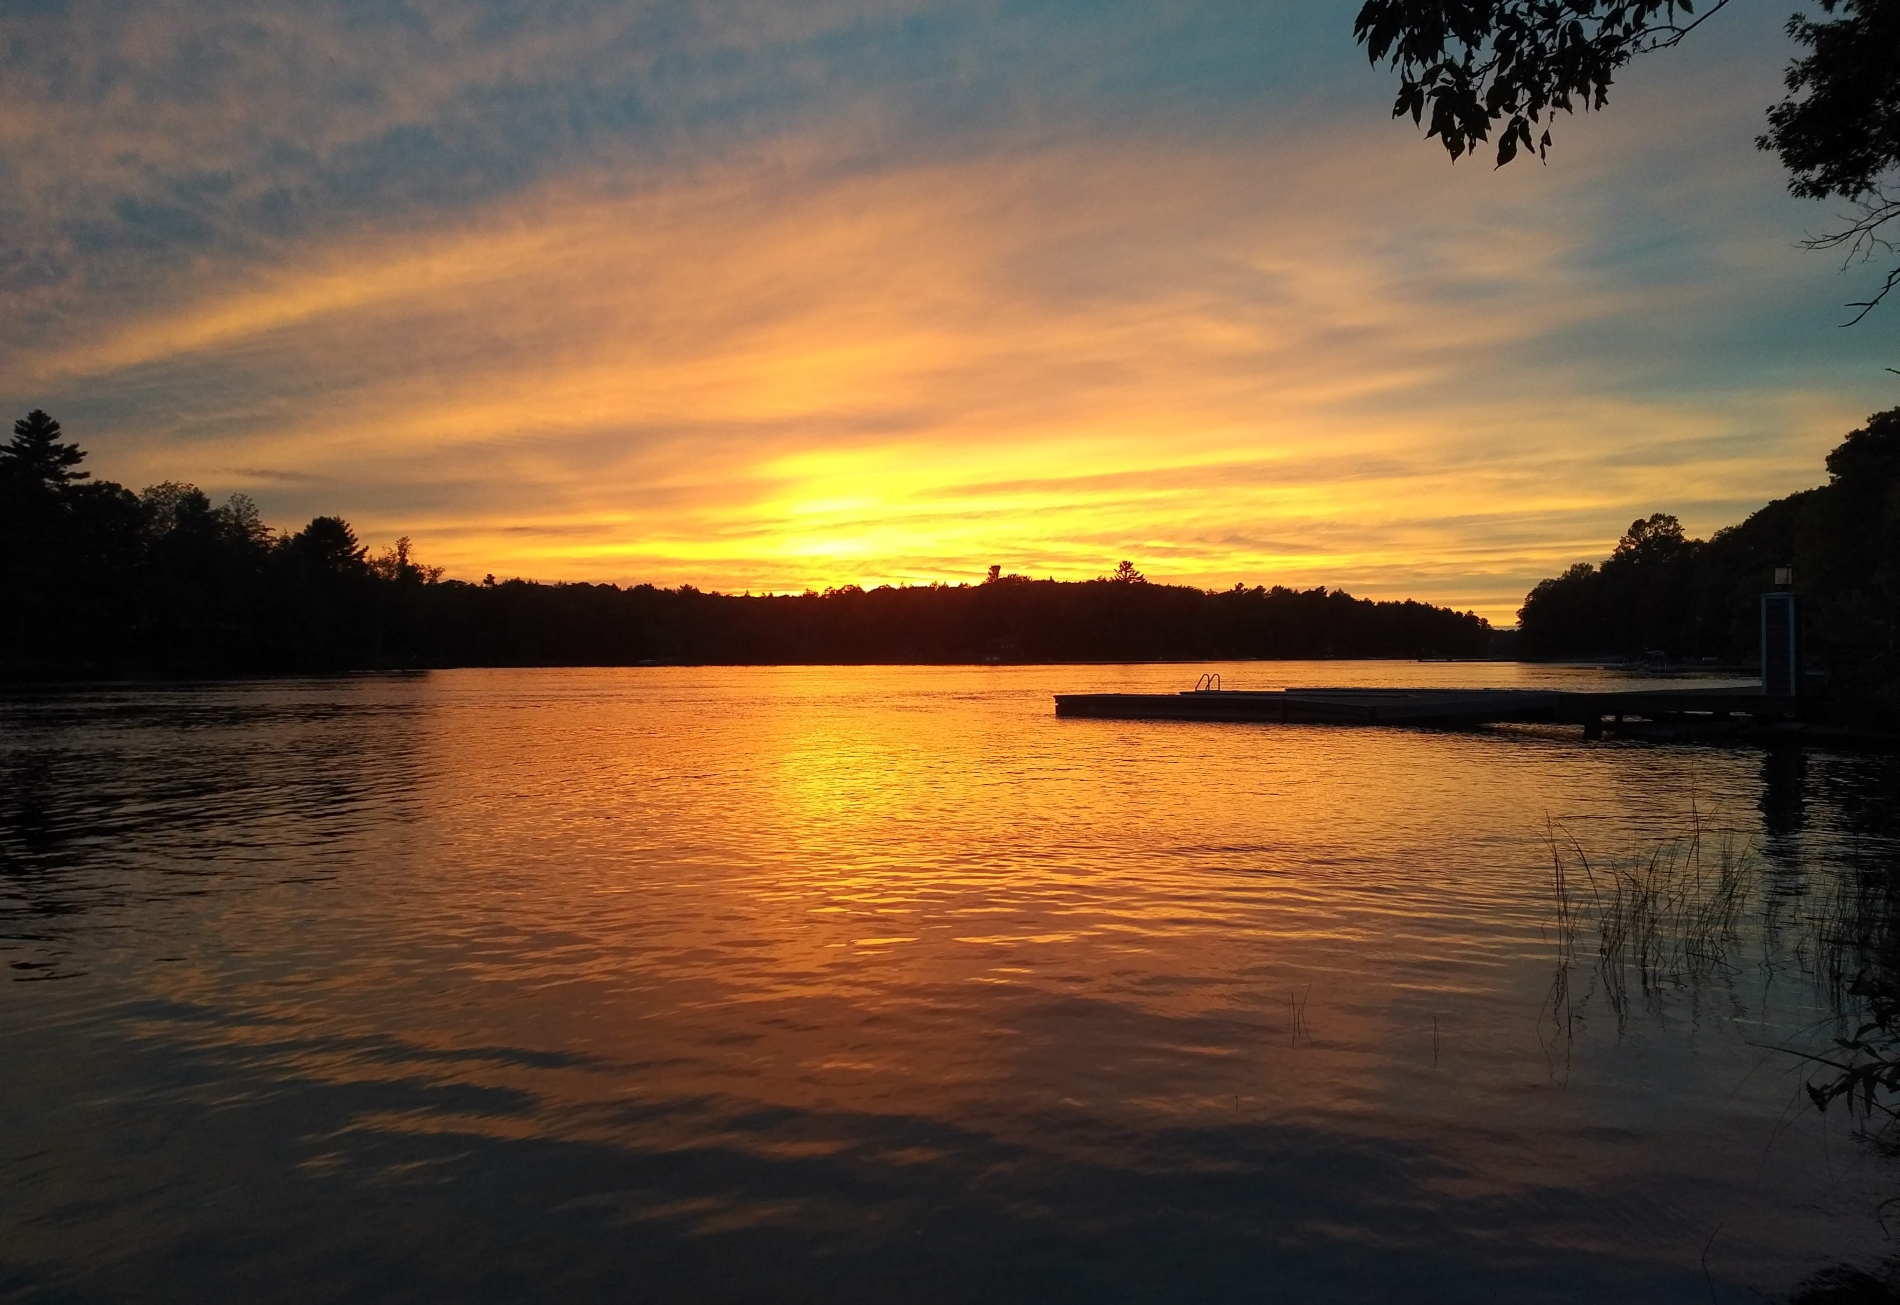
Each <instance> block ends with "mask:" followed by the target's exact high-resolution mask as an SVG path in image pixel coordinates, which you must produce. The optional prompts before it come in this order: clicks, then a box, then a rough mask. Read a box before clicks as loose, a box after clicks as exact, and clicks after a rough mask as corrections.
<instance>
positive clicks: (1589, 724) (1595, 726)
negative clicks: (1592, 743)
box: [1583, 716, 1603, 739]
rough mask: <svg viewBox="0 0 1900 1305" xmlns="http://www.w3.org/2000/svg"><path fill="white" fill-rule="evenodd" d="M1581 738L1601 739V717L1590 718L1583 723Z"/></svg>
mask: <svg viewBox="0 0 1900 1305" xmlns="http://www.w3.org/2000/svg"><path fill="white" fill-rule="evenodd" d="M1583 737H1584V738H1586V739H1600V738H1602V737H1603V717H1601V716H1592V717H1591V718H1590V719H1589V720H1587V721H1585V722H1584V723H1583Z"/></svg>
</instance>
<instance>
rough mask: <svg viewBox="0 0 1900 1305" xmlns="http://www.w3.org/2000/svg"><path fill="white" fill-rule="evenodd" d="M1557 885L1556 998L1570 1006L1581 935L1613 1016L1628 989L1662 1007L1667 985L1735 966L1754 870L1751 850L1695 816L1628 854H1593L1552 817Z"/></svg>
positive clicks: (1620, 1012) (1623, 1015)
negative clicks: (1681, 828) (1589, 942)
mask: <svg viewBox="0 0 1900 1305" xmlns="http://www.w3.org/2000/svg"><path fill="white" fill-rule="evenodd" d="M1546 834H1547V838H1548V842H1549V846H1550V856H1551V870H1552V877H1553V887H1554V890H1555V906H1556V941H1557V960H1558V976H1557V983H1556V990H1555V992H1554V993H1553V999H1554V1000H1555V1001H1557V1002H1559V1003H1561V1004H1562V1005H1563V1006H1564V1007H1565V1008H1566V1009H1565V1010H1564V1011H1563V1012H1561V1014H1562V1017H1563V1018H1564V1019H1566V1020H1569V1019H1572V1018H1574V1012H1573V1011H1571V1010H1570V1009H1568V1007H1569V972H1570V970H1571V968H1572V967H1573V966H1574V965H1576V964H1577V963H1578V962H1579V961H1580V960H1582V959H1583V956H1584V952H1583V951H1582V949H1581V947H1580V940H1581V939H1582V937H1583V936H1584V935H1585V934H1586V933H1587V934H1589V935H1591V936H1592V937H1593V939H1594V942H1595V947H1594V957H1593V962H1594V964H1593V969H1594V971H1595V974H1596V976H1597V979H1598V980H1599V982H1600V985H1601V987H1602V990H1603V993H1604V998H1605V1000H1606V1001H1607V1002H1608V1003H1609V1005H1610V1008H1611V1009H1612V1010H1613V1011H1614V1012H1615V1014H1616V1017H1617V1021H1618V1024H1619V1026H1621V1024H1622V1023H1623V1022H1624V1021H1626V1020H1627V1019H1628V1016H1629V1012H1630V1007H1631V1000H1632V995H1634V996H1635V997H1636V998H1637V999H1639V1000H1641V1001H1642V1002H1643V1003H1644V1004H1645V1005H1646V1006H1647V1007H1649V1008H1651V1009H1660V1006H1661V1003H1662V1001H1663V999H1664V998H1665V997H1666V996H1667V995H1668V994H1669V993H1671V992H1675V991H1681V990H1685V989H1691V988H1694V987H1696V986H1697V985H1699V984H1701V983H1703V982H1704V981H1706V980H1708V979H1709V978H1711V977H1712V976H1715V975H1717V974H1722V975H1728V974H1732V973H1734V972H1735V970H1736V968H1737V967H1736V966H1735V965H1734V964H1733V962H1732V961H1731V960H1730V950H1731V948H1732V947H1733V945H1734V944H1735V943H1736V942H1737V941H1739V938H1740V928H1739V926H1740V922H1741V919H1742V915H1743V912H1744V910H1745V909H1746V906H1747V904H1748V899H1749V892H1750V887H1751V885H1752V884H1753V882H1754V880H1755V878H1756V875H1755V873H1754V869H1755V868H1754V856H1753V850H1752V847H1751V846H1750V845H1748V844H1747V843H1742V842H1738V841H1737V840H1736V839H1735V838H1734V837H1733V836H1731V835H1728V834H1726V833H1719V832H1718V833H1717V835H1716V836H1715V837H1713V838H1711V837H1710V834H1711V831H1709V830H1707V829H1705V828H1704V826H1703V824H1702V821H1701V817H1700V815H1699V814H1698V813H1696V812H1694V811H1693V810H1692V811H1691V813H1690V824H1689V829H1688V831H1687V832H1686V833H1684V834H1681V835H1678V836H1676V837H1673V838H1667V839H1663V840H1661V841H1660V842H1658V843H1656V844H1655V845H1654V846H1652V847H1651V848H1650V849H1649V850H1648V852H1647V853H1645V854H1642V855H1639V856H1636V857H1633V858H1628V859H1624V860H1620V861H1618V860H1607V859H1603V858H1592V856H1591V855H1590V853H1589V852H1587V851H1586V850H1585V849H1584V847H1583V844H1582V843H1581V842H1580V841H1579V840H1578V839H1577V838H1576V837H1575V836H1574V835H1573V834H1571V833H1570V831H1569V830H1567V829H1565V828H1564V827H1563V826H1561V825H1560V824H1558V823H1557V822H1555V821H1551V822H1549V824H1548V825H1547V828H1546Z"/></svg>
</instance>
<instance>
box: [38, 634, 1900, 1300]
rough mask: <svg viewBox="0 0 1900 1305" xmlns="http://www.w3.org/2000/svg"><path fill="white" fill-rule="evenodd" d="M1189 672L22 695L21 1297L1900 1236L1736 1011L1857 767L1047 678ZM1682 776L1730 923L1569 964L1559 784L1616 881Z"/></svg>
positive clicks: (1012, 1269) (1789, 1030)
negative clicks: (1880, 1217)
mask: <svg viewBox="0 0 1900 1305" xmlns="http://www.w3.org/2000/svg"><path fill="white" fill-rule="evenodd" d="M1202 669H1210V668H1203V667H1180V666H1149V667H1142V666H1136V667H1115V666H1102V667H1004V668H918V667H893V668H746V669H678V668H660V669H639V670H599V671H508V672H502V671H497V672H487V671H466V672H450V673H437V674H430V675H426V676H425V675H418V676H391V677H363V678H350V679H341V680H313V681H290V682H284V681H279V682H264V683H247V684H236V685H215V686H198V687H175V688H151V687H131V688H103V689H92V690H76V691H70V692H60V693H42V694H14V695H12V696H10V697H7V698H4V699H0V785H3V787H0V965H4V966H5V967H6V968H4V969H0V976H3V977H0V1297H4V1298H6V1299H10V1300H13V1299H17V1300H21V1301H36V1302H37V1301H64V1300H110V1299H138V1300H208V1299H246V1300H286V1301H302V1300H344V1299H349V1300H359V1299H372V1300H373V1299H383V1300H509V1299H546V1300H597V1299H598V1300H636V1301H637V1300H682V1301H688V1300H690V1301H698V1300H705V1301H752V1300H788V1301H790V1300H814V1301H873V1300H877V1301H881V1300H907V1301H908V1300H915V1301H979V1300H981V1301H994V1300H1075V1301H1123V1300H1130V1301H1133V1300H1142V1301H1148V1300H1152V1301H1174V1300H1184V1301H1185V1300H1192V1301H1225V1300H1248V1301H1254V1300H1285V1301H1367V1300H1396V1301H1436V1300H1443V1301H1469V1300H1514V1301H1537V1300H1563V1301H1605V1300H1626V1301H1644V1300H1655V1301H1675V1300H1709V1299H1716V1300H1722V1301H1727V1300H1737V1301H1739V1300H1754V1299H1759V1297H1758V1295H1757V1294H1756V1293H1758V1292H1760V1293H1767V1294H1770V1295H1772V1294H1774V1293H1776V1292H1782V1291H1786V1290H1787V1289H1789V1288H1790V1287H1791V1286H1792V1285H1793V1284H1794V1283H1796V1282H1797V1281H1798V1280H1799V1279H1801V1278H1802V1277H1804V1276H1805V1275H1807V1274H1809V1273H1811V1272H1813V1271H1814V1270H1815V1269H1817V1268H1820V1267H1822V1266H1825V1265H1827V1264H1830V1263H1834V1262H1838V1261H1841V1260H1844V1259H1858V1260H1861V1261H1863V1262H1864V1261H1866V1260H1868V1259H1871V1258H1876V1257H1879V1256H1882V1255H1885V1254H1890V1253H1892V1252H1891V1250H1890V1249H1889V1243H1888V1242H1887V1240H1886V1238H1885V1236H1884V1234H1883V1233H1882V1231H1881V1228H1880V1225H1879V1223H1878V1222H1877V1220H1876V1218H1875V1217H1874V1216H1875V1207H1876V1205H1877V1203H1878V1202H1879V1201H1880V1200H1882V1199H1884V1198H1885V1197H1887V1196H1889V1195H1892V1194H1894V1193H1896V1192H1900V1171H1896V1169H1895V1168H1894V1167H1893V1165H1892V1162H1889V1161H1884V1160H1881V1159H1880V1158H1879V1157H1877V1156H1876V1155H1874V1154H1873V1152H1872V1150H1871V1149H1870V1148H1869V1147H1868V1146H1866V1145H1865V1144H1864V1143H1862V1142H1859V1141H1857V1140H1856V1138H1855V1136H1854V1132H1853V1129H1852V1127H1851V1126H1850V1124H1849V1121H1848V1120H1847V1119H1845V1118H1844V1117H1843V1116H1842V1115H1841V1113H1840V1112H1839V1111H1838V1110H1837V1111H1836V1112H1835V1113H1834V1115H1832V1116H1831V1117H1828V1118H1823V1117H1820V1116H1818V1115H1816V1113H1815V1112H1814V1111H1813V1110H1812V1108H1811V1107H1809V1106H1808V1105H1807V1104H1806V1102H1805V1100H1804V1099H1803V1098H1802V1097H1801V1094H1800V1084H1801V1082H1802V1079H1803V1077H1804V1076H1803V1073H1802V1071H1801V1069H1800V1066H1799V1063H1798V1062H1796V1061H1795V1060H1794V1059H1793V1058H1792V1057H1789V1056H1786V1055H1782V1054H1778V1053H1776V1052H1774V1051H1772V1050H1765V1049H1763V1048H1762V1047H1761V1046H1759V1045H1756V1044H1764V1043H1775V1042H1778V1041H1781V1040H1784V1039H1790V1038H1792V1039H1793V1043H1792V1044H1791V1045H1796V1046H1813V1045H1818V1044H1819V1043H1821V1042H1823V1041H1824V1040H1825V1038H1826V1037H1827V1036H1828V1035H1829V1034H1830V1033H1831V1032H1832V1031H1833V1030H1834V1028H1835V1027H1836V1026H1835V1024H1834V1023H1833V1022H1832V1016H1833V1011H1834V1007H1833V1004H1832V1003H1831V1001H1830V998H1829V996H1828V994H1827V991H1826V984H1825V983H1824V982H1823V981H1822V980H1823V978H1824V977H1825V976H1824V974H1823V971H1825V970H1826V969H1827V966H1828V963H1829V958H1828V955H1827V948H1828V946H1829V943H1828V939H1827V937H1826V933H1827V927H1828V926H1827V925H1826V922H1825V919H1824V917H1826V915H1827V910H1828V907H1827V903H1829V902H1836V903H1838V901H1839V900H1840V898H1839V895H1838V893H1837V891H1836V890H1837V889H1838V888H1839V887H1840V886H1841V885H1843V884H1847V883H1851V882H1852V879H1853V876H1855V875H1856V874H1857V873H1860V872H1861V871H1862V870H1863V869H1864V868H1865V867H1866V866H1868V865H1870V864H1873V863H1875V862H1878V861H1879V859H1880V858H1882V857H1887V856H1891V855H1892V848H1891V846H1890V845H1889V844H1886V843H1883V842H1882V841H1881V831H1880V830H1879V829H1878V828H1877V827H1875V826H1873V825H1871V824H1870V823H1869V822H1868V820H1867V819H1865V818H1864V817H1863V815H1862V814H1861V812H1862V808H1863V805H1864V803H1865V802H1866V801H1867V800H1868V799H1869V796H1870V795H1873V796H1876V797H1877V796H1878V795H1879V794H1880V793H1882V792H1887V791H1891V790H1892V788H1893V786H1894V785H1895V784H1896V775H1895V771H1894V769H1893V767H1892V764H1891V763H1889V762H1887V761H1883V760H1880V759H1877V758H1867V757H1852V756H1830V755H1827V754H1824V753H1809V754H1807V755H1806V756H1805V758H1804V757H1801V756H1799V755H1795V756H1775V755H1770V754H1767V753H1764V752H1761V751H1757V750H1749V749H1742V748H1733V749H1725V748H1711V747H1702V746H1687V745H1667V744H1653V743H1634V742H1618V741H1614V740H1611V741H1599V742H1585V741H1584V740H1583V739H1582V738H1581V736H1580V734H1579V733H1578V732H1576V731H1563V730H1554V729H1553V730H1531V729H1515V730H1513V729H1498V730H1492V731H1480V732H1472V733H1437V732H1428V731H1412V732H1408V731H1397V730H1372V729H1363V730H1362V729H1343V728H1325V727H1315V728H1307V727H1297V726H1266V727H1251V726H1238V725H1194V724H1179V723H1174V724H1137V723H1119V722H1109V721H1079V720H1078V721H1069V720H1057V719H1055V718H1054V716H1053V714H1052V704H1051V701H1050V695H1051V694H1052V693H1053V692H1056V691H1058V690H1071V689H1075V690H1082V689H1090V688H1101V689H1110V688H1143V687H1146V688H1156V689H1175V688H1183V687H1186V686H1187V685H1188V684H1189V683H1191V682H1192V680H1193V677H1194V675H1195V674H1196V673H1198V672H1199V671H1200V670H1202ZM1213 669H1220V670H1222V671H1223V673H1224V674H1225V675H1226V678H1227V683H1228V686H1229V687H1241V688H1249V687H1257V688H1264V687H1274V686H1277V685H1280V684H1286V683H1294V684H1313V683H1353V682H1357V683H1380V682H1384V683H1394V682H1401V681H1411V682H1421V681H1422V682H1433V683H1483V682H1489V683H1518V682H1524V680H1525V679H1527V678H1538V679H1539V680H1540V682H1544V681H1549V680H1552V679H1554V680H1556V681H1558V682H1562V683H1574V684H1576V685H1578V686H1579V687H1582V686H1583V685H1584V684H1585V683H1586V682H1587V681H1589V680H1590V678H1591V677H1590V675H1589V674H1588V673H1583V672H1562V671H1543V672H1535V671H1532V670H1530V669H1528V668H1516V667H1508V666H1504V667H1489V666H1476V667H1471V666H1421V665H1409V664H1383V665H1378V664H1342V663H1332V664H1323V665H1300V664H1290V665H1271V664H1264V665H1253V666H1228V667H1220V668H1213ZM1597 678H1601V677H1600V676H1599V677H1597ZM1692 809H1693V811H1694V812H1695V816H1694V817H1693V818H1694V819H1697V820H1699V821H1700V822H1701V823H1702V825H1703V826H1704V827H1705V828H1706V829H1707V830H1708V831H1709V832H1708V834H1707V835H1706V836H1705V837H1706V839H1707V843H1708V846H1710V847H1711V848H1713V847H1714V846H1715V845H1716V843H1718V842H1721V843H1723V844H1724V846H1726V847H1727V848H1728V849H1729V851H1730V852H1731V853H1733V854H1735V855H1739V856H1744V857H1746V858H1747V859H1746V862H1745V865H1746V870H1747V874H1748V877H1749V879H1748V897H1747V899H1746V905H1745V907H1744V911H1743V917H1744V919H1743V926H1742V929H1741V933H1740V935H1739V936H1738V937H1737V938H1734V939H1731V940H1729V942H1728V943H1727V944H1725V946H1724V952H1723V955H1722V956H1721V957H1720V958H1718V959H1719V962H1720V963H1719V964H1715V965H1711V966H1709V967H1706V970H1705V972H1703V973H1702V974H1701V975H1700V976H1699V977H1698V978H1696V979H1695V980H1694V981H1693V982H1688V981H1685V982H1676V983H1671V984H1665V985H1663V986H1662V987H1661V988H1660V989H1659V990H1658V991H1657V992H1656V993H1655V994H1654V995H1653V996H1651V997H1650V998H1648V999H1642V998H1640V997H1631V998H1630V999H1629V1000H1627V1001H1626V1002H1625V1003H1624V1009H1623V1012H1622V1017H1621V1018H1619V1017H1618V1014H1617V1011H1616V1010H1615V1008H1614V1006H1613V1004H1612V1003H1611V1002H1609V1001H1608V1000H1607V999H1606V993H1605V991H1603V985H1602V983H1601V981H1600V980H1601V976H1600V975H1599V974H1597V973H1595V972H1594V971H1591V970H1590V969H1589V967H1588V966H1587V965H1584V966H1581V967H1575V966H1573V971H1574V972H1573V973H1571V975H1570V978H1569V982H1570V988H1569V996H1568V1000H1567V1001H1565V1000H1559V1001H1558V1002H1557V1003H1556V1004H1555V1005H1553V1003H1552V997H1553V979H1554V977H1555V975H1556V961H1557V956H1558V949H1557V942H1556V939H1555V937H1554V935H1553V919H1554V916H1553V898H1552V862H1551V853H1550V848H1549V845H1548V843H1547V841H1546V839H1547V823H1546V822H1547V820H1555V821H1558V822H1560V823H1561V827H1562V829H1564V830H1567V831H1569V833H1570V834H1572V835H1574V836H1575V838H1576V839H1577V841H1578V842H1579V843H1581V844H1582V845H1583V846H1584V847H1585V848H1586V849H1588V850H1590V851H1591V852H1592V853H1593V854H1595V855H1596V856H1597V857H1599V858H1600V860H1599V862H1598V864H1599V865H1602V864H1607V863H1608V862H1610V861H1614V860H1616V859H1617V858H1619V857H1621V858H1624V859H1626V860H1627V859H1629V858H1632V857H1635V856H1637V855H1639V854H1641V853H1642V852H1644V851H1645V850H1646V849H1648V848H1651V847H1653V846H1654V845H1655V843H1656V841H1657V840H1659V839H1665V838H1670V837H1675V836H1679V835H1681V834H1682V833H1683V832H1684V831H1685V830H1686V829H1687V828H1688V822H1689V821H1690V820H1691V818H1692V817H1691V811H1692ZM1724 831H1726V832H1724ZM1836 963H1838V962H1836ZM1558 995H1559V997H1560V998H1561V997H1562V994H1561V993H1559V994H1558Z"/></svg>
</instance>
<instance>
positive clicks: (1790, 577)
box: [1761, 566, 1803, 698]
mask: <svg viewBox="0 0 1900 1305" xmlns="http://www.w3.org/2000/svg"><path fill="white" fill-rule="evenodd" d="M1802 662H1803V658H1802V655H1801V599H1800V596H1799V595H1798V594H1796V593H1795V592H1794V568H1793V567H1791V566H1778V567H1776V568H1775V587H1774V588H1773V589H1771V590H1769V591H1768V592H1767V593H1765V594H1763V595H1762V596H1761V691H1762V693H1763V694H1765V695H1766V696H1768V697H1771V698H1794V697H1799V696H1800V694H1801V673H1802Z"/></svg>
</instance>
